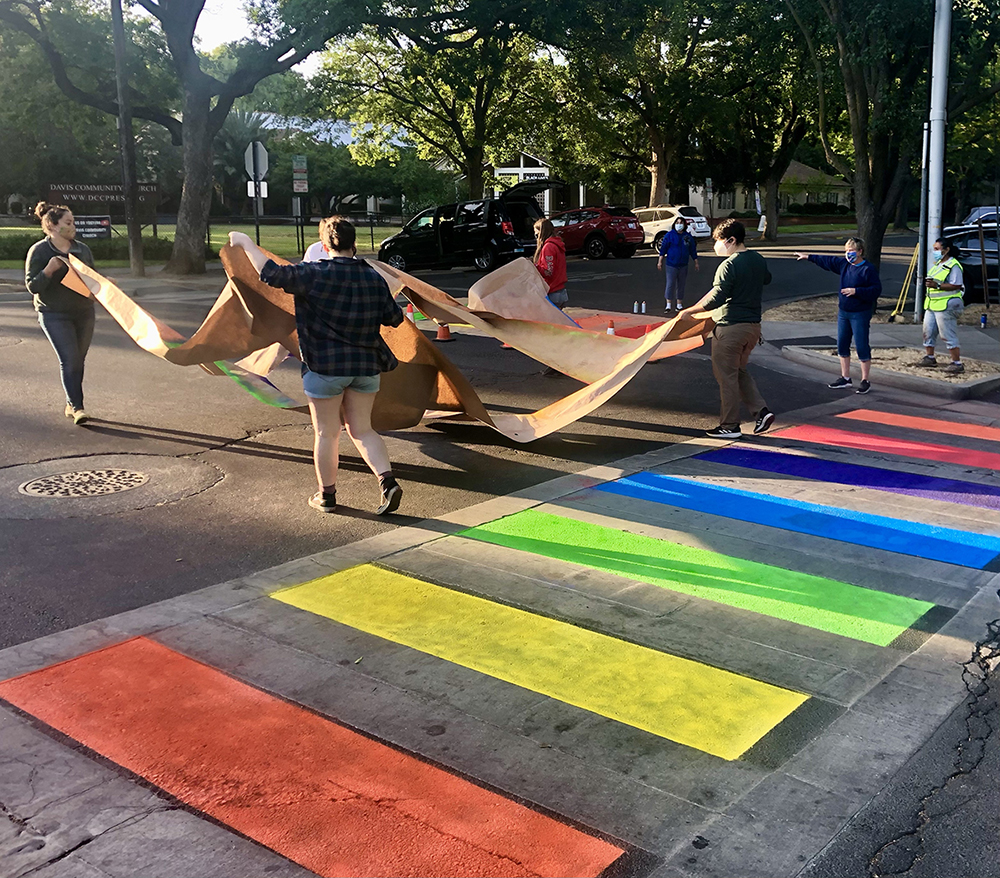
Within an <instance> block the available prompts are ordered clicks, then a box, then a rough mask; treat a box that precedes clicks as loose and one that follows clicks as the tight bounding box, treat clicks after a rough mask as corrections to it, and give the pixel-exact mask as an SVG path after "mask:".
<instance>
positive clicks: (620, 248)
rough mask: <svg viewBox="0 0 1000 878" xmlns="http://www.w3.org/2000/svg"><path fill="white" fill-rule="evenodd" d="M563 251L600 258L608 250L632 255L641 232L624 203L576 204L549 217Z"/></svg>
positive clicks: (639, 240)
mask: <svg viewBox="0 0 1000 878" xmlns="http://www.w3.org/2000/svg"><path fill="white" fill-rule="evenodd" d="M549 219H551V220H552V225H553V226H555V229H556V234H557V235H559V237H561V238H562V239H563V242H564V243H565V244H566V252H567V253H583V254H585V255H586V256H589V257H590V258H591V259H603V258H604V257H605V256H607V255H608V251H609V250H610V251H611V252H612V253H613V254H614V255H615V256H617V257H618V258H619V259H628V257H630V256H634V255H635V251H636V249H637V248H638V247H639V245H640V244H641V243H642V242H643V240H644V239H645V233H644V232H643V231H642V226H640V225H639V220H637V219H636V217H635V214H634V213H632V211H631V210H629V209H628V208H627V207H607V206H605V207H580V208H577V209H576V210H565V211H563V212H562V213H557V214H555V215H554V216H551V217H549Z"/></svg>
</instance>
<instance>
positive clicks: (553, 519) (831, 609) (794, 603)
mask: <svg viewBox="0 0 1000 878" xmlns="http://www.w3.org/2000/svg"><path fill="white" fill-rule="evenodd" d="M623 526H625V523H623ZM459 536H462V537H467V538H469V539H474V540H480V541H482V542H486V543H493V544H495V545H498V546H507V547H508V548H511V549H518V550H520V551H523V552H531V553H532V554H534V555H543V556H545V557H547V558H555V559H558V560H560V561H569V562H571V563H573V564H582V565H583V566H585V567H591V568H593V569H595V570H604V571H607V572H609V573H612V574H615V575H617V576H623V577H627V578H628V579H632V580H638V581H640V582H648V583H649V584H651V585H657V586H660V587H661V588H667V589H670V590H671V591H676V592H680V593H682V594H688V595H693V596H694V597H699V598H704V599H705V600H709V601H715V602H716V603H719V604H726V605H728V606H730V607H737V608H738V609H741V610H749V611H750V612H753V613H760V614H761V615H764V616H771V617H773V618H775V619H784V620H785V621H788V622H795V623H797V624H799V625H806V626H808V627H810V628H816V629H818V630H820V631H828V632H830V633H831V634H839V635H840V636H842V637H850V638H852V639H854V640H862V641H864V642H866V643H874V644H877V645H879V646H887V645H888V644H890V643H892V641H893V640H895V639H896V638H897V637H898V636H899V635H900V634H902V633H903V632H904V631H906V630H907V629H908V628H909V627H910V626H911V625H913V623H914V622H916V621H917V620H918V619H919V618H920V617H921V616H923V615H924V614H925V613H926V612H927V611H928V610H930V609H931V608H932V607H933V606H934V604H930V603H927V602H926V601H918V600H914V599H913V598H907V597H901V596H899V595H894V594H887V593H886V592H881V591H875V590H873V589H869V588H861V587H860V586H857V585H850V584H849V583H846V582H839V581H837V580H835V579H826V578H824V577H822V576H812V575H811V574H808V573H798V572H796V571H794V570H785V569H783V568H781V567H774V566H771V565H769V564H761V563H759V562H756V561H747V560H744V559H742V558H733V557H730V556H728V555H721V554H719V553H718V552H712V551H709V550H708V549H696V548H692V547H690V546H682V545H680V544H678V543H671V542H668V541H667V540H658V539H655V538H653V537H647V536H642V535H640V534H634V533H628V532H627V531H622V530H618V529H616V528H612V527H604V526H602V525H598V524H591V523H590V522H585V521H577V520H576V519H574V518H564V517H563V516H560V515H551V514H549V513H546V512H539V511H538V510H535V509H528V510H525V511H524V512H519V513H517V514H516V515H511V516H508V517H507V518H500V519H497V520H496V521H491V522H489V523H488V524H484V525H481V526H479V527H474V528H470V529H468V530H464V531H462V532H461V533H460V534H459Z"/></svg>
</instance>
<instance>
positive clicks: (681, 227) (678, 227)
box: [674, 223, 684, 232]
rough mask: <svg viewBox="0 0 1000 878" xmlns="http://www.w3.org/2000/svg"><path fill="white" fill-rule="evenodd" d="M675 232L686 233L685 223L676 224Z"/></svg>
mask: <svg viewBox="0 0 1000 878" xmlns="http://www.w3.org/2000/svg"><path fill="white" fill-rule="evenodd" d="M674 230H675V231H678V232H683V231H684V223H674Z"/></svg>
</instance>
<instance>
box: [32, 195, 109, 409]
mask: <svg viewBox="0 0 1000 878" xmlns="http://www.w3.org/2000/svg"><path fill="white" fill-rule="evenodd" d="M35 216H37V217H38V218H39V219H40V220H41V221H42V231H44V232H45V235H46V237H45V240H43V241H39V242H38V243H37V244H34V245H33V246H32V248H31V249H30V250H29V251H28V256H27V259H25V262H24V283H25V285H26V286H27V287H28V291H29V292H30V293H31V294H32V297H33V299H34V305H35V310H36V311H37V312H38V322H39V324H41V327H42V332H44V333H45V336H46V337H47V338H48V340H49V342H50V343H51V344H52V347H53V348H54V350H55V352H56V356H58V357H59V372H60V376H61V377H62V385H63V390H65V392H66V417H67V418H72V419H73V423H75V424H82V423H84V422H85V421H86V420H87V413H86V412H85V411H84V410H83V361H84V359H85V358H86V356H87V350H88V349H89V348H90V342H91V340H92V339H93V337H94V316H95V315H94V300H93V299H92V298H89V297H84V296H81V295H80V294H79V293H77V292H76V291H74V290H72V289H70V288H69V287H67V286H66V285H65V284H63V278H65V277H66V274H67V273H68V271H69V268H68V267H67V266H66V263H65V262H64V261H63V259H62V258H60V257H63V258H65V257H66V256H67V255H69V254H70V253H72V254H73V255H74V256H75V257H76V258H77V259H79V260H80V261H81V262H85V263H87V265H89V266H90V267H91V268H93V267H94V256H93V254H92V253H91V252H90V248H89V247H88V246H87V245H86V244H84V243H82V242H80V241H77V240H76V224H75V222H74V220H73V213H72V211H71V210H70V209H69V208H68V207H65V206H63V205H53V204H48V203H47V202H45V201H40V202H38V206H37V207H36V208H35Z"/></svg>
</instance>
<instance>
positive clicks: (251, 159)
mask: <svg viewBox="0 0 1000 878" xmlns="http://www.w3.org/2000/svg"><path fill="white" fill-rule="evenodd" d="M243 160H244V163H245V165H246V169H247V174H249V175H250V185H249V186H248V187H247V192H248V193H249V192H250V191H251V190H250V187H253V195H252V198H253V224H254V228H255V230H256V234H257V246H258V247H259V246H260V215H261V213H263V210H264V205H263V204H262V203H261V202H262V199H264V198H267V189H266V187H264V186H263V184H262V182H261V181H262V180H263V179H264V177H265V176H267V150H266V149H264V144H263V143H261V142H260V141H259V140H255V141H253V143H251V144H250V145H249V146H247V149H246V152H245V153H244V154H243ZM262 189H263V191H261V190H262Z"/></svg>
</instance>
